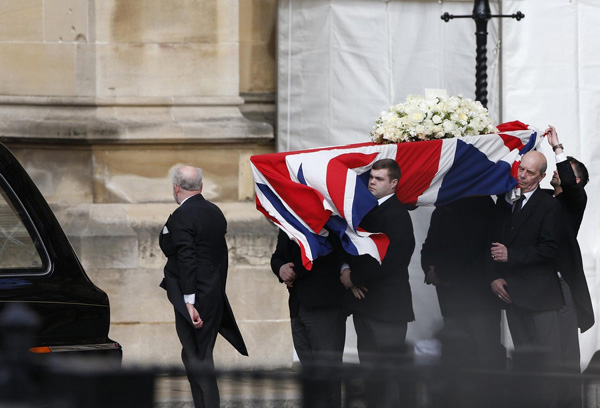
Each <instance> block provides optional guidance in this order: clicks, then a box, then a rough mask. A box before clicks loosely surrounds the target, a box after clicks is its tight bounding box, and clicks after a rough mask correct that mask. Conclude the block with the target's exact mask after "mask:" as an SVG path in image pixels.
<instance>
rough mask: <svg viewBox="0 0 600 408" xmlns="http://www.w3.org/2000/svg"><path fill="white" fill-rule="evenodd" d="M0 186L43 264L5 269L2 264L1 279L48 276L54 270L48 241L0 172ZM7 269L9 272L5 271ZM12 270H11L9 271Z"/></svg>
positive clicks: (0, 269) (0, 268)
mask: <svg viewBox="0 0 600 408" xmlns="http://www.w3.org/2000/svg"><path fill="white" fill-rule="evenodd" d="M0 188H2V189H3V190H4V192H5V194H6V195H7V196H8V199H9V200H10V202H11V204H12V205H13V207H14V208H15V210H16V215H17V216H18V217H19V219H20V220H21V222H22V223H23V226H24V227H25V229H26V230H27V232H28V233H29V237H30V238H31V239H32V241H33V245H34V246H35V248H36V250H37V253H38V255H39V257H40V260H41V262H42V266H41V267H40V268H35V269H34V268H10V269H3V268H2V267H1V266H0V279H3V278H15V277H32V276H46V275H49V274H50V273H51V272H52V259H51V258H50V254H49V253H48V249H47V248H46V243H45V242H44V240H43V239H42V236H41V235H40V233H39V231H38V229H37V226H36V224H35V222H33V219H32V218H31V216H30V215H29V211H27V209H26V208H25V206H24V205H23V202H22V201H21V198H20V197H19V195H18V194H17V193H16V192H15V190H14V189H13V188H12V186H11V184H10V183H9V182H8V180H7V179H6V177H4V175H3V174H0ZM4 271H7V272H4ZM8 271H10V272H8Z"/></svg>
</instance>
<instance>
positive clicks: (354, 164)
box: [250, 122, 542, 269]
mask: <svg viewBox="0 0 600 408" xmlns="http://www.w3.org/2000/svg"><path fill="white" fill-rule="evenodd" d="M498 130H499V133H498V134H491V135H479V136H466V137H461V138H453V139H441V140H430V141H423V142H410V143H398V144H374V143H360V144H352V145H347V146H334V147H325V148H319V149H310V150H301V151H293V152H283V153H272V154H262V155H257V156H252V157H251V159H250V161H251V165H252V172H253V176H254V182H255V189H256V206H257V209H258V210H259V211H261V212H262V213H263V214H264V215H265V216H267V218H269V219H270V220H271V221H273V222H274V223H275V224H276V225H277V226H279V228H281V229H282V230H283V231H285V232H286V233H287V235H288V236H289V237H290V238H291V239H293V240H294V241H296V242H297V243H298V244H299V245H300V248H301V252H302V260H303V264H304V266H305V267H307V268H308V269H310V267H311V266H312V261H313V260H314V259H316V258H317V257H319V256H321V255H325V254H327V253H329V252H330V251H331V246H330V244H329V243H328V241H327V238H326V237H327V235H328V234H329V233H334V234H336V235H337V236H339V238H340V239H341V242H342V245H343V247H344V249H345V250H346V252H348V253H350V254H354V255H363V254H369V255H371V256H373V257H374V258H375V259H377V260H378V261H379V262H381V259H383V257H384V256H385V250H386V249H387V244H388V240H387V237H385V235H383V234H379V233H377V231H364V230H361V229H360V228H359V224H360V222H361V220H362V218H363V217H364V216H365V215H366V214H367V213H368V212H369V211H370V210H371V209H373V208H374V207H375V206H377V200H376V199H375V197H374V196H373V195H372V193H371V192H370V191H369V190H368V187H367V181H368V177H369V172H370V169H371V166H372V165H373V163H374V162H375V161H377V160H380V159H386V158H389V159H394V160H396V162H397V163H398V164H399V166H400V170H401V172H402V176H401V178H400V182H399V185H398V190H397V193H396V194H397V196H398V199H399V200H400V201H401V202H403V203H405V204H407V205H416V206H421V205H443V204H446V203H449V202H451V201H454V200H457V199H459V198H462V197H467V196H473V195H492V194H502V193H505V192H508V191H511V190H513V189H515V188H516V187H517V180H516V173H517V167H518V164H519V162H520V160H521V156H522V155H523V154H525V153H526V152H528V151H530V150H534V149H535V148H536V147H537V146H538V145H539V143H540V142H541V140H542V137H541V136H540V135H538V132H537V131H536V130H535V129H533V128H530V127H528V126H527V125H525V124H523V123H521V122H509V123H505V124H502V125H500V126H498Z"/></svg>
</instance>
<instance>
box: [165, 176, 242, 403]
mask: <svg viewBox="0 0 600 408" xmlns="http://www.w3.org/2000/svg"><path fill="white" fill-rule="evenodd" d="M201 193H202V170H201V169H199V168H196V167H191V166H182V167H178V168H176V169H175V171H174V172H173V197H174V198H175V201H176V202H177V204H179V207H178V208H177V209H176V210H175V211H174V212H173V214H171V216H170V217H169V219H168V220H167V223H166V224H165V226H164V227H163V229H162V231H161V234H160V238H159V244H160V248H161V249H162V251H163V253H164V254H165V256H166V257H167V264H166V265H165V268H164V276H165V277H164V279H163V281H162V282H161V285H160V286H161V287H162V288H164V289H166V291H167V297H168V298H169V301H170V302H171V303H172V304H173V307H174V309H175V329H176V330H177V335H178V337H179V341H180V342H181V345H182V347H183V350H182V352H181V357H182V359H183V363H184V366H185V369H186V372H187V375H188V380H189V382H190V385H191V388H192V396H193V398H194V407H195V408H218V407H219V405H220V398H219V388H218V386H217V380H216V378H215V376H214V373H211V372H210V371H212V369H214V363H213V348H214V346H215V341H216V339H217V334H218V333H221V335H222V336H223V337H225V339H227V340H228V341H229V342H230V343H231V344H232V345H233V346H234V347H235V348H236V349H237V350H238V351H239V352H240V353H241V354H243V355H248V352H247V350H246V346H245V344H244V340H243V338H242V335H241V333H240V331H239V330H238V327H237V324H236V322H235V318H234V317H233V312H232V310H231V307H230V306H229V301H228V300H227V295H226V294H225V282H226V280H227V266H228V255H227V243H226V242H225V234H226V232H227V221H226V220H225V217H224V216H223V213H222V212H221V210H220V209H219V207H217V206H216V205H215V204H213V203H211V202H209V201H207V200H205V199H204V197H203V196H202V194H201ZM207 369H208V375H198V373H202V372H206V370H207Z"/></svg>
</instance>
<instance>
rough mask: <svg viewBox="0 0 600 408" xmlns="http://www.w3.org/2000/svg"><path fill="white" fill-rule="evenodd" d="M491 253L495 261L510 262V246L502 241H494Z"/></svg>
mask: <svg viewBox="0 0 600 408" xmlns="http://www.w3.org/2000/svg"><path fill="white" fill-rule="evenodd" d="M490 254H491V255H492V259H493V260H494V261H495V262H508V248H506V246H505V245H504V244H501V243H500V242H492V248H491V249H490Z"/></svg>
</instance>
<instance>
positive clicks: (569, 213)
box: [547, 160, 594, 333]
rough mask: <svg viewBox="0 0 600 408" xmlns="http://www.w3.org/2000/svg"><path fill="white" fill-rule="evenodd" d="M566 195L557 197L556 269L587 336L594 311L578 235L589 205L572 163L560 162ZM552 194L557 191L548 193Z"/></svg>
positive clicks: (560, 174) (563, 193)
mask: <svg viewBox="0 0 600 408" xmlns="http://www.w3.org/2000/svg"><path fill="white" fill-rule="evenodd" d="M556 169H557V170H558V175H559V177H560V182H561V184H560V186H561V187H562V190H563V191H562V193H560V194H559V195H557V196H556V198H557V199H558V201H559V202H560V204H561V217H560V246H559V248H558V255H557V257H556V268H557V270H558V271H559V272H560V274H561V275H562V276H563V278H564V279H565V281H566V282H567V284H568V285H569V289H571V293H572V295H573V301H574V303H575V309H576V311H577V322H578V326H579V327H580V329H581V332H582V333H583V332H584V331H586V330H587V329H589V328H590V327H592V326H593V325H594V310H593V308H592V300H591V298H590V291H589V289H588V285H587V280H586V278H585V273H584V270H583V261H582V259H581V250H580V249H579V243H578V242H577V233H578V232H579V227H580V226H581V221H582V219H583V213H584V211H585V207H586V204H587V195H586V193H585V190H584V188H583V187H582V186H581V185H580V184H577V180H576V178H575V173H574V172H573V168H572V167H571V164H570V163H569V161H568V160H565V161H563V162H560V163H557V165H556ZM547 191H548V192H549V193H550V194H552V193H553V190H547Z"/></svg>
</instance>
